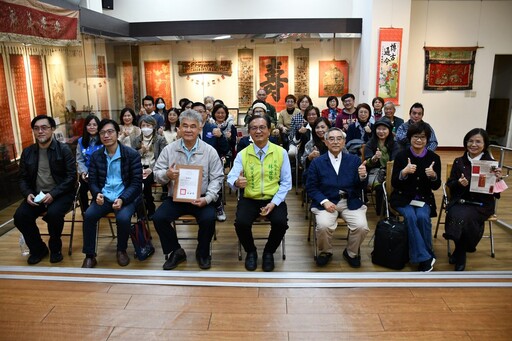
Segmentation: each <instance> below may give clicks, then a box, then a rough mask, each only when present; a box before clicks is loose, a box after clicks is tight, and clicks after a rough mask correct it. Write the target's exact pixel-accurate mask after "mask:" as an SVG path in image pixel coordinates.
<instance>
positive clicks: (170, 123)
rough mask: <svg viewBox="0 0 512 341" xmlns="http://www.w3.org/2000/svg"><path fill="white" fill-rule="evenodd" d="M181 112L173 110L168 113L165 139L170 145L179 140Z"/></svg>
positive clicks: (176, 109)
mask: <svg viewBox="0 0 512 341" xmlns="http://www.w3.org/2000/svg"><path fill="white" fill-rule="evenodd" d="M179 117H180V111H179V109H178V108H171V109H169V111H168V112H167V119H166V120H165V129H164V133H163V135H164V137H165V140H166V141H167V144H170V143H172V142H174V141H176V140H177V139H179V138H180V136H179V126H180V121H179Z"/></svg>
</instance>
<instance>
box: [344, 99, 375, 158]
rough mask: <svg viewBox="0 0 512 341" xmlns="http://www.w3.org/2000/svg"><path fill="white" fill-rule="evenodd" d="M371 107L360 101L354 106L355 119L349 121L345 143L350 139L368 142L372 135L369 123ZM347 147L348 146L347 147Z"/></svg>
mask: <svg viewBox="0 0 512 341" xmlns="http://www.w3.org/2000/svg"><path fill="white" fill-rule="evenodd" d="M370 114H371V108H370V106H369V105H368V104H366V103H361V104H359V105H358V106H357V108H356V116H357V121H355V122H354V123H351V124H350V125H349V126H348V129H347V144H348V143H349V142H350V141H352V140H356V139H357V140H361V141H364V142H363V143H366V142H368V140H369V139H370V137H371V136H372V124H371V123H370ZM347 148H348V147H347Z"/></svg>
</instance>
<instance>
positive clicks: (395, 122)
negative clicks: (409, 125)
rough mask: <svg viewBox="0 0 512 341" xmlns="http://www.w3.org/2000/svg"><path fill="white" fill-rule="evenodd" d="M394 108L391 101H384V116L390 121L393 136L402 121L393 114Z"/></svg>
mask: <svg viewBox="0 0 512 341" xmlns="http://www.w3.org/2000/svg"><path fill="white" fill-rule="evenodd" d="M395 112H396V108H395V104H394V103H393V102H390V101H388V102H386V103H385V104H384V116H385V117H386V118H387V119H388V120H389V121H390V122H391V126H392V129H391V132H392V133H393V138H394V136H395V134H396V131H397V130H398V128H400V126H401V125H402V124H403V123H404V120H403V119H401V118H400V117H397V116H395Z"/></svg>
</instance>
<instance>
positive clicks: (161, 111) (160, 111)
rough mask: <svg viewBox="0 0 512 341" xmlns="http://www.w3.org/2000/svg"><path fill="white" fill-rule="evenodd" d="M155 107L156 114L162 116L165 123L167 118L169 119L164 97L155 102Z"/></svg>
mask: <svg viewBox="0 0 512 341" xmlns="http://www.w3.org/2000/svg"><path fill="white" fill-rule="evenodd" d="M155 106H156V110H155V114H157V115H160V116H161V117H162V120H163V121H164V122H165V118H166V117H167V110H166V109H165V107H166V105H165V100H164V99H163V98H162V97H158V98H157V99H156V100H155ZM162 126H163V125H162Z"/></svg>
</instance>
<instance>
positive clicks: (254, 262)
mask: <svg viewBox="0 0 512 341" xmlns="http://www.w3.org/2000/svg"><path fill="white" fill-rule="evenodd" d="M257 267H258V253H257V252H256V251H251V252H247V256H245V269H246V270H248V271H254V270H256V268H257Z"/></svg>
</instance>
